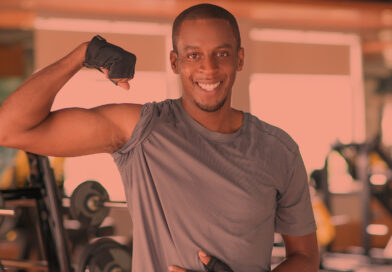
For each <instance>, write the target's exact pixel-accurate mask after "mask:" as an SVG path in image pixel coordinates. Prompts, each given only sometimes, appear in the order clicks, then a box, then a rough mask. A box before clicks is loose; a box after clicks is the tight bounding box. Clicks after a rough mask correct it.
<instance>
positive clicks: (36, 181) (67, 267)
mask: <svg viewBox="0 0 392 272" xmlns="http://www.w3.org/2000/svg"><path fill="white" fill-rule="evenodd" d="M26 154H27V157H28V161H29V166H30V177H29V185H30V187H29V188H24V189H12V190H0V193H1V196H2V198H3V199H4V201H7V200H17V199H34V200H35V202H36V207H37V215H38V222H39V232H40V233H39V234H40V237H41V242H42V243H41V244H42V247H43V251H44V255H45V259H46V262H45V261H42V262H41V261H39V262H31V261H23V260H1V259H0V271H1V269H3V268H2V267H3V266H12V267H15V268H31V267H36V268H40V269H45V268H46V270H48V271H61V272H71V271H73V269H72V267H71V262H70V256H69V250H68V248H67V243H66V232H65V231H64V226H63V218H62V211H61V207H62V195H61V193H60V191H59V188H58V187H57V185H56V183H55V179H54V173H53V169H52V168H51V166H50V163H49V159H48V157H45V156H40V155H37V154H33V153H28V152H26ZM12 214H13V210H12V209H0V216H1V215H10V216H12Z"/></svg>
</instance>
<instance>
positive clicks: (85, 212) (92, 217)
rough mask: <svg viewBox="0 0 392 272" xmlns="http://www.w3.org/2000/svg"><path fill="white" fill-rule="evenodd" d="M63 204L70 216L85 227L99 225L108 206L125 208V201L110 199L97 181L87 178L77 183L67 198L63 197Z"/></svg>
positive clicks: (106, 213)
mask: <svg viewBox="0 0 392 272" xmlns="http://www.w3.org/2000/svg"><path fill="white" fill-rule="evenodd" d="M63 206H69V211H70V214H71V217H72V218H73V219H76V220H78V221H79V222H80V224H81V226H82V227H83V228H87V227H97V226H99V225H100V224H101V223H102V221H103V220H104V219H105V218H106V216H107V215H108V214H109V211H110V208H113V207H116V208H126V207H127V202H125V201H110V199H109V194H108V193H107V191H106V190H105V188H104V187H103V186H102V185H101V184H100V183H99V182H97V181H94V180H88V181H85V182H83V183H81V184H79V185H78V186H77V187H76V189H75V190H74V191H73V192H72V195H71V197H70V198H69V199H67V198H64V199H63Z"/></svg>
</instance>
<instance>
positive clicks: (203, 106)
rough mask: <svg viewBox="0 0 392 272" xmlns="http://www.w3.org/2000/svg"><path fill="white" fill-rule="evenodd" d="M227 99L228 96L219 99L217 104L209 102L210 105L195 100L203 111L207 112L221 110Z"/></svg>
mask: <svg viewBox="0 0 392 272" xmlns="http://www.w3.org/2000/svg"><path fill="white" fill-rule="evenodd" d="M226 100H227V97H224V98H223V99H222V101H219V102H217V103H215V104H212V105H211V104H209V105H206V104H202V103H199V102H198V101H196V100H194V103H195V105H196V106H197V107H198V108H199V109H201V110H202V111H205V112H216V111H218V110H220V109H221V108H222V107H223V105H224V104H225V103H226Z"/></svg>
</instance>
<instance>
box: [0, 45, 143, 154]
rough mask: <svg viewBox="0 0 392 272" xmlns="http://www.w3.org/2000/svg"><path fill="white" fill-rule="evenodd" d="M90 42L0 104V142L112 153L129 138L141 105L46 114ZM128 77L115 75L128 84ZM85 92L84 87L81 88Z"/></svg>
mask: <svg viewBox="0 0 392 272" xmlns="http://www.w3.org/2000/svg"><path fill="white" fill-rule="evenodd" d="M87 46H88V43H83V44H81V45H80V46H78V47H77V48H76V49H75V50H73V51H72V52H71V53H69V54H68V55H67V56H65V57H64V58H62V59H60V60H59V61H57V62H55V63H53V64H51V65H49V66H47V67H46V68H44V69H42V70H40V71H38V72H36V73H34V74H33V75H32V76H30V77H29V78H28V79H27V80H26V81H25V82H24V83H23V84H22V85H21V86H20V87H19V88H18V89H17V90H15V91H14V92H13V93H12V94H11V95H10V96H9V97H8V98H7V99H6V100H5V101H4V103H3V104H2V105H1V106H0V145H1V146H5V147H11V148H18V149H22V150H26V151H30V152H34V153H37V154H41V155H52V156H68V157H70V156H80V155H86V154H93V153H103V152H107V153H111V152H114V151H115V150H117V149H118V148H119V147H121V146H122V145H123V144H124V143H125V142H126V141H127V139H128V138H129V137H130V136H131V134H132V131H133V128H134V126H135V125H136V123H137V121H138V119H139V115H140V109H141V105H137V104H111V105H104V106H100V107H96V108H92V109H81V108H70V109H63V110H58V111H54V112H50V109H51V107H52V104H53V101H54V98H55V96H56V94H57V93H58V92H59V90H60V89H61V88H62V87H63V86H64V84H65V83H66V82H67V81H68V80H69V79H70V78H71V77H72V76H73V75H74V74H75V73H77V72H78V71H79V70H80V69H81V68H82V67H83V62H84V60H85V53H86V49H87ZM127 80H128V79H114V81H117V82H119V86H121V87H124V88H129V85H128V82H127ZM81 91H83V90H81Z"/></svg>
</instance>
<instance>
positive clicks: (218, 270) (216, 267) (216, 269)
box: [203, 256, 233, 272]
mask: <svg viewBox="0 0 392 272" xmlns="http://www.w3.org/2000/svg"><path fill="white" fill-rule="evenodd" d="M203 265H204V267H205V268H207V271H208V272H233V270H231V268H230V267H229V266H228V265H227V264H225V263H224V262H222V261H221V260H219V259H218V258H216V257H214V256H211V259H210V261H209V262H208V264H207V265H205V264H203Z"/></svg>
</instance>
